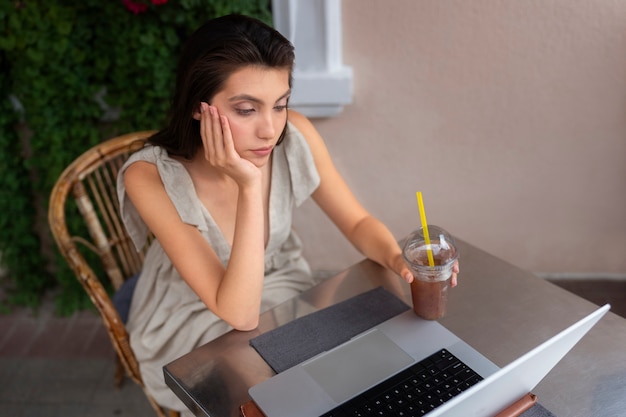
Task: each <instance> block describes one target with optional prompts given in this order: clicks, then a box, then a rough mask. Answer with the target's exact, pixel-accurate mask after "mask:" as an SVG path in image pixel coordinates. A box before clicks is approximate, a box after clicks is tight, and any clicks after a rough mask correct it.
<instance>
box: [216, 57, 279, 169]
mask: <svg viewBox="0 0 626 417" xmlns="http://www.w3.org/2000/svg"><path fill="white" fill-rule="evenodd" d="M290 93H291V90H290V88H289V70H287V69H276V68H267V67H261V66H248V67H244V68H242V69H240V70H238V71H236V72H234V73H233V74H232V75H231V76H230V77H229V78H228V79H227V80H226V83H225V84H224V88H223V89H222V90H221V91H220V92H219V93H217V94H216V95H215V96H214V97H213V100H212V102H211V103H210V104H211V105H213V106H215V107H216V108H217V110H218V112H219V113H220V114H221V115H223V116H226V117H227V118H228V123H229V124H230V129H231V131H232V134H233V140H234V143H235V150H236V151H237V152H238V153H239V155H240V156H241V157H242V158H244V159H247V160H249V161H251V162H252V163H254V164H255V165H257V166H262V165H265V164H266V163H267V161H268V160H269V156H270V155H271V153H272V150H273V149H274V146H275V145H276V142H277V141H278V139H279V137H280V135H281V133H282V132H283V129H284V127H285V124H286V123H287V102H288V100H289V95H290Z"/></svg>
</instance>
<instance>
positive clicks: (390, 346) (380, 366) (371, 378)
mask: <svg viewBox="0 0 626 417" xmlns="http://www.w3.org/2000/svg"><path fill="white" fill-rule="evenodd" d="M413 362H414V360H413V358H411V356H410V355H409V354H407V353H406V352H405V351H404V350H402V349H401V348H400V347H399V346H398V345H396V344H395V343H394V342H393V341H391V339H389V338H388V337H387V336H386V335H385V334H384V333H383V332H381V331H380V330H376V329H375V330H373V331H371V332H368V333H366V334H364V335H361V336H357V337H356V338H354V339H352V340H351V341H349V342H347V343H345V344H343V345H341V346H339V347H338V348H335V349H333V350H331V351H329V352H327V353H324V354H322V355H320V356H318V357H316V358H314V359H312V360H311V361H310V362H308V363H305V364H303V365H302V367H303V368H304V370H305V371H306V372H307V373H308V374H309V375H310V376H311V378H313V379H314V380H315V382H317V383H318V384H319V385H320V386H321V387H322V389H324V391H326V393H327V394H328V395H329V396H330V397H331V398H332V399H333V400H335V401H336V402H337V403H342V402H344V401H346V400H348V399H350V398H352V397H354V396H355V395H357V394H359V393H361V392H363V391H365V390H367V389H368V388H371V387H372V386H374V385H376V384H377V383H379V382H381V381H384V380H385V379H387V378H388V377H389V376H391V375H393V374H395V373H396V372H398V371H400V370H402V369H404V368H406V367H408V366H409V365H411V364H412V363H413Z"/></svg>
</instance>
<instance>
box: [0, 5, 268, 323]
mask: <svg viewBox="0 0 626 417" xmlns="http://www.w3.org/2000/svg"><path fill="white" fill-rule="evenodd" d="M228 13H242V14H247V15H250V16H255V17H258V18H260V19H261V20H263V21H265V22H266V23H269V24H271V6H270V0H231V1H227V0H169V1H167V0H152V1H147V0H144V1H143V2H142V1H141V0H135V1H129V0H83V1H80V2H76V1H73V0H45V1H44V0H22V1H17V0H15V1H14V0H3V1H0V68H1V70H2V71H1V73H0V92H1V94H0V256H1V258H0V267H1V268H2V278H1V281H0V302H1V303H2V304H0V308H1V309H2V310H3V311H7V310H8V309H9V308H10V306H12V305H27V306H31V307H33V308H36V307H37V306H38V305H39V303H40V301H41V299H42V297H43V295H44V294H45V293H46V292H47V291H49V290H54V291H53V292H54V294H55V300H56V306H57V311H58V312H60V313H63V314H68V313H71V312H72V311H75V310H77V309H82V308H85V307H87V306H89V305H90V302H89V300H88V298H87V297H86V295H85V293H84V291H83V290H82V288H81V287H80V284H79V283H78V281H77V280H76V278H75V276H74V275H73V273H72V272H71V271H70V270H69V268H68V267H67V266H66V265H65V262H64V260H63V259H62V257H61V256H60V255H59V254H58V252H57V251H56V247H55V245H54V242H53V240H52V238H51V236H50V232H49V229H48V226H47V220H46V216H47V210H48V207H47V205H48V196H49V194H50V191H51V189H52V187H53V185H54V182H55V180H56V178H57V177H58V176H59V175H60V173H61V171H62V170H63V169H64V167H65V166H66V165H68V164H69V163H70V162H71V161H72V160H73V159H74V158H76V157H77V156H78V155H80V154H81V153H82V152H84V151H85V150H87V149H88V148H90V147H91V146H93V145H95V144H97V143H98V142H99V141H102V140H104V139H107V138H110V137H113V136H115V135H117V134H121V133H127V132H131V131H136V130H148V129H158V128H160V127H161V126H162V123H163V122H164V118H165V114H166V111H167V107H168V104H169V96H170V93H171V89H172V88H173V83H174V77H175V67H176V62H177V57H178V53H179V50H180V48H181V46H182V43H183V42H184V40H185V39H186V38H187V37H188V36H189V35H190V34H191V32H193V30H195V29H196V28H197V27H198V26H200V25H201V24H202V23H203V22H204V21H206V20H208V19H210V18H212V17H217V16H221V15H224V14H228ZM68 221H71V220H68Z"/></svg>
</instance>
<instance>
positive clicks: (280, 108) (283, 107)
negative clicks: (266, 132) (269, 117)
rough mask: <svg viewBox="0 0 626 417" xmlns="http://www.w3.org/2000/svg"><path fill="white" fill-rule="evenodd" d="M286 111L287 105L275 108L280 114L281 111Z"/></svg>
mask: <svg viewBox="0 0 626 417" xmlns="http://www.w3.org/2000/svg"><path fill="white" fill-rule="evenodd" d="M286 109H287V105H286V104H285V105H280V106H275V107H274V110H276V111H278V112H281V111H283V110H286Z"/></svg>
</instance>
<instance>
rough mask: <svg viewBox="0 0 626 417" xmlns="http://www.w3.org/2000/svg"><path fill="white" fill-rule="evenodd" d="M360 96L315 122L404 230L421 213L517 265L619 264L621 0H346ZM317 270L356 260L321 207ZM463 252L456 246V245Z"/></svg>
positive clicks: (555, 268)
mask: <svg viewBox="0 0 626 417" xmlns="http://www.w3.org/2000/svg"><path fill="white" fill-rule="evenodd" d="M342 13H343V16H342V20H343V55H344V62H345V64H347V65H350V66H352V67H353V70H354V78H355V81H354V102H353V104H351V105H349V106H347V107H346V108H345V109H344V112H343V113H342V114H340V115H339V116H338V117H336V118H332V119H323V120H322V119H320V120H315V121H314V122H315V124H316V126H317V128H318V129H319V130H320V132H321V133H322V135H323V136H324V137H325V139H326V142H327V144H328V147H329V148H330V151H331V153H332V155H333V156H334V160H335V163H336V165H337V166H338V168H339V170H340V171H341V172H342V174H343V175H344V176H345V178H346V180H347V182H348V183H349V185H350V186H351V187H352V189H353V191H354V192H355V194H356V195H357V197H358V198H359V199H360V200H361V201H362V202H363V204H364V205H365V206H366V207H367V208H368V209H369V210H370V211H371V212H372V213H373V214H374V215H376V216H377V217H379V218H380V219H381V220H383V221H384V222H385V223H386V224H387V225H388V226H389V228H390V229H391V231H392V232H393V233H394V235H396V237H398V238H400V237H402V236H404V235H405V234H406V233H407V232H408V231H410V230H411V229H413V228H415V227H417V226H418V225H419V215H418V211H417V203H416V199H415V191H417V190H420V191H422V192H423V193H424V200H425V205H426V210H427V214H428V220H429V223H432V224H438V225H440V226H443V227H445V228H447V229H448V230H449V231H450V232H452V233H453V234H454V235H456V236H458V237H460V238H462V239H464V240H466V241H469V242H470V243H473V244H475V245H477V246H479V247H481V248H483V249H485V250H487V251H488V252H490V253H492V254H495V255H497V256H499V257H502V258H504V259H505V260H507V261H509V262H512V263H513V264H516V265H518V266H520V267H522V268H525V269H529V270H531V271H535V272H546V273H574V274H587V273H600V274H608V275H619V276H626V2H625V1H621V0H613V1H611V0H526V1H518V0H503V1H496V0H471V1H466V0H456V1H453V0H419V1H418V0H387V1H383V0H343V7H342ZM296 227H297V229H298V230H299V232H300V234H301V235H302V237H303V238H305V241H306V253H307V255H308V257H309V259H310V262H311V264H312V266H313V267H314V268H316V269H329V270H337V269H343V268H344V267H346V266H348V265H350V264H351V263H353V262H354V261H357V260H359V259H361V256H360V255H359V254H357V253H356V252H355V251H354V250H353V249H352V248H351V247H350V246H349V244H348V243H346V241H345V239H343V238H342V236H341V235H339V234H338V232H337V231H336V230H335V229H334V226H332V224H330V223H329V222H328V221H327V220H326V218H325V217H324V216H323V215H322V214H321V213H320V211H319V209H318V208H317V207H316V206H314V204H312V203H307V204H306V205H305V206H304V207H303V208H302V209H301V210H298V212H297V217H296ZM461 257H462V254H461Z"/></svg>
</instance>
